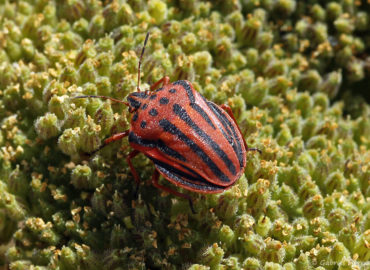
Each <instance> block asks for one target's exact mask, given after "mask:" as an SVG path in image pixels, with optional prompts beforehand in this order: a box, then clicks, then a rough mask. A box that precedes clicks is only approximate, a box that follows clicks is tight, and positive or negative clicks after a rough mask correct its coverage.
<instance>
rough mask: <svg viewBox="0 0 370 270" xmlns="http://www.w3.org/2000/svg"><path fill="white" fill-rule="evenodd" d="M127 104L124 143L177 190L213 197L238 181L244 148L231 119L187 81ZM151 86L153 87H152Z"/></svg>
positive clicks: (136, 97) (132, 97) (141, 94)
mask: <svg viewBox="0 0 370 270" xmlns="http://www.w3.org/2000/svg"><path fill="white" fill-rule="evenodd" d="M162 81H163V82H164V83H163V87H161V88H159V89H157V90H155V91H151V92H135V93H132V94H130V95H129V96H128V98H127V100H128V103H129V106H130V107H131V110H132V111H134V113H133V116H132V119H131V128H130V130H129V134H128V139H129V143H130V145H131V146H132V148H134V149H136V150H137V151H140V152H142V153H144V154H145V155H146V156H147V157H148V158H150V159H151V160H152V161H153V162H154V164H155V167H156V169H157V171H158V172H159V173H160V174H161V175H163V177H164V178H166V179H167V180H169V181H170V182H171V183H173V184H175V185H177V186H181V187H182V188H185V189H188V190H191V191H194V192H201V193H218V192H222V191H224V190H225V189H226V188H228V187H230V186H231V185H232V184H233V183H234V182H235V181H236V180H238V179H239V177H240V176H241V174H242V173H243V171H244V167H245V164H246V158H245V156H246V155H245V153H246V146H245V144H244V140H243V137H242V135H241V134H240V131H239V128H238V126H237V125H236V123H235V122H234V119H233V118H232V117H231V116H229V115H228V113H226V112H225V111H224V110H223V109H222V108H221V107H219V106H218V105H216V104H214V103H212V102H210V101H208V100H206V99H205V98H204V97H203V96H202V95H201V94H199V93H198V92H197V91H195V90H194V88H193V86H192V85H191V83H190V82H188V81H177V82H174V83H169V82H168V77H165V78H164V79H162ZM154 86H156V85H154Z"/></svg>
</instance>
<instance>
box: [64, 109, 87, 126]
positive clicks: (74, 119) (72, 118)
mask: <svg viewBox="0 0 370 270" xmlns="http://www.w3.org/2000/svg"><path fill="white" fill-rule="evenodd" d="M85 123H86V113H85V109H84V108H77V109H76V110H70V111H69V112H68V115H67V117H66V120H65V122H64V125H63V128H65V129H67V128H76V127H80V128H82V127H83V126H84V124H85Z"/></svg>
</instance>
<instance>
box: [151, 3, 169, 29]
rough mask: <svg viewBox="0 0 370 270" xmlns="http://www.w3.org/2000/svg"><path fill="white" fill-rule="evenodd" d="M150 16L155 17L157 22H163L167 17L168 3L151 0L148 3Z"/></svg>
mask: <svg viewBox="0 0 370 270" xmlns="http://www.w3.org/2000/svg"><path fill="white" fill-rule="evenodd" d="M148 11H149V14H150V16H152V18H154V20H155V23H156V24H161V23H162V22H163V21H165V20H166V19H167V5H166V3H165V2H163V1H160V0H150V1H149V3H148Z"/></svg>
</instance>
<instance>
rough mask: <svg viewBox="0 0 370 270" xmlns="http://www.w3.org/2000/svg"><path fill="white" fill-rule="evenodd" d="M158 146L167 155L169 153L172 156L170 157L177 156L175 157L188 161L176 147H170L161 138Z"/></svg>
mask: <svg viewBox="0 0 370 270" xmlns="http://www.w3.org/2000/svg"><path fill="white" fill-rule="evenodd" d="M157 147H158V149H159V150H160V151H161V152H162V153H164V154H166V155H168V156H170V157H173V158H175V159H178V160H180V161H183V162H185V161H186V158H185V157H184V156H183V155H181V154H180V153H179V152H177V151H176V150H174V149H172V148H170V147H168V146H167V145H166V144H165V143H164V142H163V141H161V140H158V142H157Z"/></svg>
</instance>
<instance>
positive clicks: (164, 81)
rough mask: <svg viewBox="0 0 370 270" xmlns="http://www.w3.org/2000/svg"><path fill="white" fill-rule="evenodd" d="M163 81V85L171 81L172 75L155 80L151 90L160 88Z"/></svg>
mask: <svg viewBox="0 0 370 270" xmlns="http://www.w3.org/2000/svg"><path fill="white" fill-rule="evenodd" d="M161 83H162V86H165V85H166V84H169V83H170V77H168V76H164V77H163V78H162V79H160V80H159V81H157V82H155V83H154V84H153V85H151V86H150V91H154V90H156V89H157V88H158V86H159V85H160V84H161Z"/></svg>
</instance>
